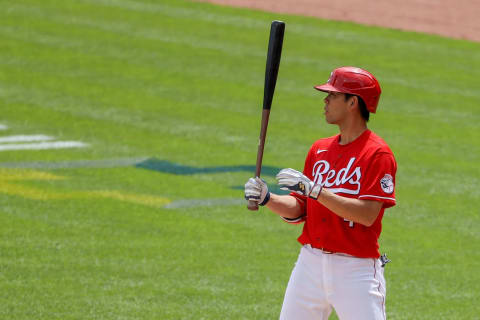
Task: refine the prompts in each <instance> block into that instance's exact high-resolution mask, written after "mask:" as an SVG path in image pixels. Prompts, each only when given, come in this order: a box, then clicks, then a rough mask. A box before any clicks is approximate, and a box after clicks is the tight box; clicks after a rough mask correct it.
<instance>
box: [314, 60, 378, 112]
mask: <svg viewBox="0 0 480 320" xmlns="http://www.w3.org/2000/svg"><path fill="white" fill-rule="evenodd" d="M314 88H315V89H317V90H320V91H324V92H330V91H333V92H342V93H349V94H354V95H357V96H359V97H360V98H362V99H363V101H364V102H365V105H366V107H367V110H368V111H370V112H371V113H375V111H376V110H377V105H378V100H379V99H380V94H381V93H382V89H380V84H379V83H378V81H377V79H375V77H374V76H373V74H371V73H370V72H368V71H367V70H363V69H360V68H356V67H341V68H337V69H335V70H333V72H332V73H331V75H330V78H329V79H328V81H327V83H326V84H322V85H319V86H315V87H314Z"/></svg>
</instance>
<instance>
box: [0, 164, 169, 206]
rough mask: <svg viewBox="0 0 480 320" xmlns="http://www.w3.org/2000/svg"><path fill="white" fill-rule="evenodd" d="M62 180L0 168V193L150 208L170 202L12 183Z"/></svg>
mask: <svg viewBox="0 0 480 320" xmlns="http://www.w3.org/2000/svg"><path fill="white" fill-rule="evenodd" d="M63 179H66V178H65V177H62V176H57V175H54V174H51V173H48V172H42V171H36V170H24V169H20V170H19V169H2V168H0V193H3V194H7V195H12V196H20V197H23V198H26V199H31V200H65V199H91V198H101V199H114V200H119V201H124V202H130V203H135V204H142V205H146V206H150V207H163V206H165V205H167V204H169V203H170V202H171V201H170V200H169V199H167V198H163V197H158V196H152V195H144V194H134V193H124V192H122V191H116V190H96V191H71V192H57V191H51V190H45V189H41V188H35V187H29V186H24V185H21V184H18V183H14V182H17V181H27V180H44V181H51V180H63Z"/></svg>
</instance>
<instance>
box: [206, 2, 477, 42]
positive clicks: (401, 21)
mask: <svg viewBox="0 0 480 320" xmlns="http://www.w3.org/2000/svg"><path fill="white" fill-rule="evenodd" d="M201 1H204V2H211V3H217V4H224V5H230V6H235V7H248V8H254V9H260V10H264V11H270V12H278V13H291V14H296V15H305V16H312V17H319V18H324V19H329V20H340V21H351V22H356V23H361V24H365V25H372V26H381V27H389V28H394V29H400V30H408V31H418V32H424V33H430V34H436V35H441V36H446V37H451V38H457V39H466V40H472V41H478V42H480V19H479V16H480V1H477V0H456V1H450V0H402V1H393V0H384V1H378V0H366V1H365V0H364V1H361V0H341V1H325V0H295V1H293V0H262V1H258V0H201Z"/></svg>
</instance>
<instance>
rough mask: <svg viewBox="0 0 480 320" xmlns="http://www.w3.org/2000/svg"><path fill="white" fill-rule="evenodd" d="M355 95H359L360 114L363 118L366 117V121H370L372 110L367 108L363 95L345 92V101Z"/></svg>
mask: <svg viewBox="0 0 480 320" xmlns="http://www.w3.org/2000/svg"><path fill="white" fill-rule="evenodd" d="M353 96H355V97H357V99H358V108H359V109H360V114H361V115H362V118H363V119H365V121H366V122H368V120H369V119H370V112H369V111H368V110H367V105H366V104H365V101H363V99H362V98H361V97H359V96H357V95H354V94H350V93H345V101H347V100H348V99H350V98H351V97H353Z"/></svg>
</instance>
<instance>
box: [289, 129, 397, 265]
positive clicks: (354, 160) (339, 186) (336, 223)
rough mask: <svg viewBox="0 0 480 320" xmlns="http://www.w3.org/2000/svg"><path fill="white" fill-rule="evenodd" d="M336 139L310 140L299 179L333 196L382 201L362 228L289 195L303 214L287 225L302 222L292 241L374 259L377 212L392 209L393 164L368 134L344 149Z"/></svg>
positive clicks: (378, 222) (385, 149) (378, 229)
mask: <svg viewBox="0 0 480 320" xmlns="http://www.w3.org/2000/svg"><path fill="white" fill-rule="evenodd" d="M339 140H340V135H336V136H334V137H330V138H325V139H320V140H318V141H316V142H315V143H314V144H313V145H312V147H311V148H310V151H309V152H308V155H307V158H306V160H305V167H304V170H303V174H305V175H306V176H307V177H308V178H310V179H311V180H312V181H314V182H315V183H320V184H322V185H323V188H324V190H325V189H326V190H330V191H331V192H333V193H335V194H337V195H339V196H343V197H348V198H356V199H361V200H374V201H380V202H382V203H383V206H382V209H381V210H380V213H379V215H378V217H377V219H376V220H375V222H374V223H373V225H372V226H370V227H367V226H364V225H362V224H359V223H354V222H352V221H348V220H345V219H344V218H342V217H340V216H338V215H336V214H334V213H333V212H332V211H330V210H329V209H327V208H326V207H325V206H323V205H322V204H320V202H318V201H316V200H313V199H311V198H308V197H304V196H300V195H298V194H296V193H292V195H293V196H295V197H296V198H297V200H298V201H299V203H300V204H301V205H302V207H303V210H304V212H305V215H304V216H302V217H301V218H299V219H296V220H290V221H289V222H294V223H299V222H302V221H305V225H304V227H303V232H302V234H301V235H300V237H299V238H298V241H299V242H300V243H302V244H310V245H311V246H312V247H314V248H322V249H324V250H326V251H332V252H342V253H346V254H350V255H352V256H355V257H361V258H378V257H379V256H380V252H379V250H378V249H379V247H378V237H379V236H380V232H381V230H382V217H383V213H384V211H385V209H386V208H389V207H392V206H394V205H395V188H394V186H395V173H396V171H397V164H396V162H395V158H394V156H393V153H392V151H391V150H390V148H389V147H388V145H387V144H386V143H385V141H383V140H382V138H380V137H379V136H377V135H376V134H375V133H373V132H372V131H370V130H366V131H365V132H364V133H362V134H361V135H360V136H359V137H358V138H357V139H355V140H354V141H352V142H351V143H349V144H346V145H341V144H339ZM286 220H287V219H286ZM287 221H288V220H287Z"/></svg>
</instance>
